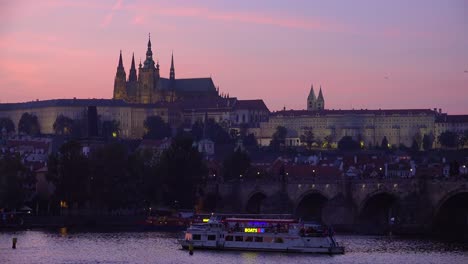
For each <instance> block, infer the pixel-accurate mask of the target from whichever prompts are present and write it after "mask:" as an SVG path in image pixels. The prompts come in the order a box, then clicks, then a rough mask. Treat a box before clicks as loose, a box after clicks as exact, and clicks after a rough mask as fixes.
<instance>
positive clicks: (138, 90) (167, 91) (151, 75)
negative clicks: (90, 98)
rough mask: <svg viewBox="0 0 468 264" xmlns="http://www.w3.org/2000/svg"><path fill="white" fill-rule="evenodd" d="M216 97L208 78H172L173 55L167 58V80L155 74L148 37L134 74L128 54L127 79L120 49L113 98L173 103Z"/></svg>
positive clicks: (156, 66)
mask: <svg viewBox="0 0 468 264" xmlns="http://www.w3.org/2000/svg"><path fill="white" fill-rule="evenodd" d="M216 97H219V90H218V89H216V87H215V85H214V83H213V80H212V79H211V78H190V79H176V78H175V68H174V54H172V58H171V68H170V72H169V79H168V78H162V77H161V76H160V74H159V62H157V63H155V62H154V60H153V51H152V50H151V39H148V49H147V51H146V59H145V61H144V62H143V65H142V64H141V61H140V64H139V67H138V76H137V72H136V68H135V56H134V55H132V64H131V66H130V72H129V75H128V80H127V77H126V73H125V69H124V66H123V61H122V51H120V57H119V65H118V66H117V73H116V74H115V81H114V97H113V98H114V99H121V100H124V101H126V102H129V103H139V104H150V103H157V102H175V101H180V100H187V99H197V98H204V99H209V98H216Z"/></svg>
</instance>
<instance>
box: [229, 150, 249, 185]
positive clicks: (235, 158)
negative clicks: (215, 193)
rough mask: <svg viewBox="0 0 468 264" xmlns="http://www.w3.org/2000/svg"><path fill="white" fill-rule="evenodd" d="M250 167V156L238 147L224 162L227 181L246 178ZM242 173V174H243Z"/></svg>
mask: <svg viewBox="0 0 468 264" xmlns="http://www.w3.org/2000/svg"><path fill="white" fill-rule="evenodd" d="M249 168H250V157H249V155H247V153H245V152H244V151H242V150H241V149H240V148H238V149H237V150H236V151H234V152H232V153H231V154H230V155H229V156H228V157H227V158H226V159H225V160H224V162H223V177H224V180H225V181H230V180H238V179H241V178H245V177H246V176H247V175H246V174H247V171H248V169H249ZM241 175H242V176H241Z"/></svg>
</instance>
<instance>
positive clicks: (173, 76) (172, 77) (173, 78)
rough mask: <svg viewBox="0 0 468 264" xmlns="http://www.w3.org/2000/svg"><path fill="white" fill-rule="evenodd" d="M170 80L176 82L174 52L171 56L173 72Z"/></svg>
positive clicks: (170, 74)
mask: <svg viewBox="0 0 468 264" xmlns="http://www.w3.org/2000/svg"><path fill="white" fill-rule="evenodd" d="M169 79H171V80H175V69H174V52H172V55H171V71H170V72H169Z"/></svg>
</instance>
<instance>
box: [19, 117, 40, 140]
mask: <svg viewBox="0 0 468 264" xmlns="http://www.w3.org/2000/svg"><path fill="white" fill-rule="evenodd" d="M18 132H19V133H24V134H27V135H30V136H37V135H39V134H41V128H40V126H39V121H38V120H37V116H35V115H33V114H29V113H24V114H23V115H22V116H21V118H20V121H19V123H18Z"/></svg>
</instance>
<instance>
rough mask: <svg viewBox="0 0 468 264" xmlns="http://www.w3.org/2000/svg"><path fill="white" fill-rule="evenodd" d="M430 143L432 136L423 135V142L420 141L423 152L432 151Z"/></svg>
mask: <svg viewBox="0 0 468 264" xmlns="http://www.w3.org/2000/svg"><path fill="white" fill-rule="evenodd" d="M432 143H434V136H433V135H432V134H429V135H428V134H424V137H423V140H422V146H423V148H424V150H430V149H432Z"/></svg>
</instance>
